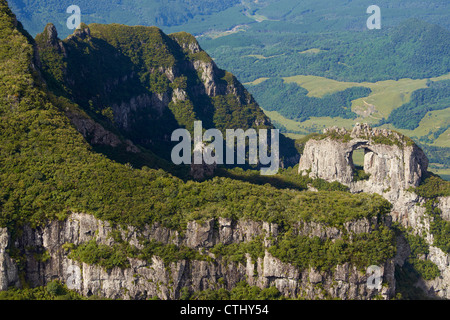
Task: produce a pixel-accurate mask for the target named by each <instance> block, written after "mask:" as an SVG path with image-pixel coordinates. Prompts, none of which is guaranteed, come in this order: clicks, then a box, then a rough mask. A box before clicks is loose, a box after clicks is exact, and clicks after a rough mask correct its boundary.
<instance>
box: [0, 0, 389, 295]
mask: <svg viewBox="0 0 450 320" xmlns="http://www.w3.org/2000/svg"><path fill="white" fill-rule="evenodd" d="M47 31H51V30H50V29H49V30H47ZM75 37H78V38H81V40H77V39H78V38H77V39H76V40H75V42H77V43H78V44H79V45H80V46H81V45H83V44H84V43H85V42H84V40H86V41H89V33H88V32H87V30H85V29H82V30H80V31H79V32H78V34H77V35H75ZM83 37H85V39H84V40H83ZM49 39H51V37H50V38H49ZM68 41H71V40H70V39H69V40H68ZM41 44H42V43H39V42H38V43H37V44H35V43H34V42H33V39H32V38H31V37H29V36H28V35H27V33H26V32H25V31H23V29H22V28H21V25H20V24H19V23H18V22H17V20H16V19H15V17H14V15H13V14H12V12H11V11H10V9H9V8H8V5H7V3H6V1H5V0H0V48H1V49H0V75H1V79H2V80H1V81H0V119H1V121H0V126H1V128H0V213H1V214H0V227H1V228H0V288H1V289H2V290H6V289H7V288H8V287H9V286H11V285H13V286H17V287H23V286H26V285H30V286H31V287H34V286H40V285H45V284H47V283H49V282H50V281H52V280H54V279H59V280H60V281H62V282H63V283H67V284H68V285H71V284H73V283H72V282H71V279H72V280H73V276H74V275H76V274H77V272H74V270H78V271H79V272H81V270H82V271H83V275H84V276H83V278H82V279H75V280H76V281H75V284H77V286H76V287H73V288H74V289H76V290H77V291H78V292H80V293H83V294H84V295H87V296H89V295H92V294H98V295H101V296H105V297H111V298H126V299H129V298H131V299H146V298H149V297H156V296H157V297H159V298H162V299H176V298H179V297H180V294H181V292H182V289H183V288H186V290H187V291H188V292H190V293H192V292H193V291H196V290H204V289H210V288H219V287H222V288H226V289H228V290H230V289H232V288H233V287H235V286H236V282H237V281H240V280H244V279H247V280H248V281H249V282H250V283H251V284H252V285H257V286H259V287H261V288H268V287H271V286H274V287H276V288H277V290H279V291H280V292H281V293H282V294H284V295H286V296H292V297H296V296H298V295H300V294H304V295H305V297H309V298H313V297H316V296H317V297H324V296H331V297H341V298H344V299H345V298H360V297H363V298H368V299H370V298H374V297H378V296H382V297H384V298H389V297H392V296H393V294H394V292H393V290H394V287H395V280H394V278H393V269H392V267H393V257H394V255H395V243H394V234H393V231H392V230H391V229H390V228H389V221H388V220H386V214H387V213H388V212H389V209H390V205H389V203H388V202H387V201H385V200H384V199H382V198H381V197H380V196H378V195H367V194H362V195H352V194H350V193H346V192H318V193H312V192H306V193H304V192H299V191H294V190H278V189H276V188H273V187H270V186H267V185H266V186H258V185H253V184H250V183H244V182H239V181H233V180H231V179H226V178H214V179H212V180H209V181H206V182H202V183H199V182H192V181H190V182H187V183H185V182H183V181H182V180H180V179H178V178H175V177H173V176H171V175H170V174H168V173H167V172H165V171H163V170H153V169H149V168H143V169H133V168H132V167H130V166H126V165H122V164H119V163H117V162H114V161H111V160H110V159H108V158H107V157H105V156H103V155H101V154H98V153H96V152H95V151H94V150H93V148H92V147H91V146H90V144H89V143H88V141H86V140H85V138H84V137H83V136H82V134H81V133H79V132H78V131H77V129H76V128H75V126H74V125H73V124H72V122H73V119H72V122H71V121H70V119H69V118H68V117H67V116H66V114H67V113H69V114H73V113H78V114H81V117H83V118H86V119H90V120H91V121H94V120H92V118H90V117H89V116H88V115H83V114H82V111H80V109H79V106H78V105H77V104H75V103H73V102H71V101H70V100H68V99H67V98H64V97H61V96H60V97H55V96H54V95H53V94H51V93H50V92H49V91H47V87H46V86H44V84H43V83H42V81H41V79H40V75H39V70H41V69H40V68H41V67H42V70H43V71H42V73H43V74H45V72H47V76H48V74H52V70H54V69H51V68H48V65H47V67H46V66H45V64H44V65H42V66H39V63H38V62H39V60H37V57H38V55H37V52H36V51H34V47H37V46H39V45H41ZM50 44H52V42H50ZM53 44H55V43H53ZM56 44H57V43H56ZM63 47H64V46H63ZM63 47H61V46H59V44H57V48H55V50H59V49H58V48H60V49H61V50H63V49H62V48H63ZM86 47H87V48H90V46H86ZM89 50H90V49H89ZM40 54H41V56H42V51H40ZM150 57H151V56H150ZM80 67H81V68H83V66H80ZM46 68H47V69H46ZM99 76H101V75H99ZM55 79H58V78H57V77H56V78H55ZM60 79H61V78H60ZM47 84H48V86H49V87H50V86H51V84H50V83H49V82H48V83H47ZM59 84H60V81H58V80H56V81H55V82H54V83H53V85H59ZM66 84H69V85H70V83H67V82H63V83H61V85H66ZM71 88H72V90H73V91H74V92H76V89H77V88H76V87H75V86H74V87H71ZM62 90H63V91H62V92H63V93H64V94H66V93H68V94H70V95H71V94H73V92H69V91H66V88H64V87H62ZM73 96H74V97H76V94H74V95H73ZM93 123H94V124H96V122H93ZM117 137H118V138H120V137H119V136H117ZM119 140H120V139H119ZM120 141H121V140H120ZM89 142H91V141H89ZM129 147H130V148H131V147H132V146H131V145H130V146H129ZM263 230H266V232H264V231H263ZM219 231H220V232H219ZM267 232H269V233H267ZM269 234H272V237H267V238H265V236H266V235H269ZM272 241H273V242H272ZM286 252H289V253H290V254H289V255H286ZM336 252H338V253H339V254H338V255H336V254H335V253H336ZM356 253H357V254H356ZM236 254H237V256H236ZM252 258H253V259H254V261H253V260H252ZM262 263H264V273H262V271H263V270H262V269H261V268H262ZM371 264H377V265H379V266H380V267H381V268H382V273H383V275H384V281H385V283H386V285H385V286H383V287H382V288H381V289H371V288H368V287H367V278H368V275H367V274H366V272H365V270H366V268H367V266H369V265H371ZM166 266H168V267H169V268H166ZM77 268H78V269H77ZM199 270H203V271H205V272H206V274H203V273H201V272H197V271H199ZM283 270H285V271H283ZM172 271H173V272H172ZM256 271H258V276H256ZM260 271H261V272H260ZM73 272H74V273H73ZM78 274H80V273H78ZM177 274H178V275H180V277H179V278H177V279H178V280H177V281H175V282H174V279H175V278H176V275H177ZM220 278H222V279H223V281H219V279H220ZM78 280H80V281H78ZM156 280H158V281H156ZM322 280H323V281H322ZM321 281H322V282H323V283H326V287H325V292H324V289H323V288H322V287H321V286H319V285H318V282H321Z"/></svg>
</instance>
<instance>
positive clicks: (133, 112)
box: [36, 24, 293, 159]
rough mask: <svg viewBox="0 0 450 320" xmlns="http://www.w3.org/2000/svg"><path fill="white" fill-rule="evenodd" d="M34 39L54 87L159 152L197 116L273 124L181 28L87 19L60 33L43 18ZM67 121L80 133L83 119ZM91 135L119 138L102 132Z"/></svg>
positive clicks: (214, 121) (208, 123)
mask: <svg viewBox="0 0 450 320" xmlns="http://www.w3.org/2000/svg"><path fill="white" fill-rule="evenodd" d="M36 42H37V52H38V54H39V61H40V64H41V69H42V70H43V72H42V73H43V78H44V80H45V81H46V82H47V84H48V86H49V88H50V89H51V90H52V91H53V92H55V93H56V94H58V95H64V96H66V97H68V98H69V99H70V100H72V101H73V102H74V103H76V104H77V105H78V106H79V107H80V108H81V109H82V110H83V111H85V116H87V115H88V116H89V117H91V118H93V119H94V120H95V122H97V123H99V122H100V123H102V124H107V126H108V127H109V129H108V131H112V133H114V134H116V135H121V136H123V137H124V138H126V139H127V140H130V141H131V142H132V143H133V144H135V145H140V146H142V147H144V148H147V149H150V150H152V151H153V152H155V153H157V154H159V155H160V156H161V157H163V158H166V159H170V151H171V146H172V144H173V143H172V142H171V139H170V137H171V134H172V132H173V131H174V130H175V129H178V128H180V127H185V128H187V129H189V130H191V129H192V128H193V123H194V121H196V120H201V121H203V126H204V127H205V128H217V129H219V130H225V129H232V128H236V129H237V128H241V129H244V130H246V129H248V128H273V126H272V124H271V123H270V120H269V119H268V118H267V116H266V115H265V114H264V113H263V111H262V110H261V109H260V108H259V106H258V105H257V103H256V102H255V101H254V99H253V97H252V96H251V95H250V94H249V93H248V92H247V90H246V89H245V88H244V87H243V86H242V84H240V83H239V82H238V81H237V79H236V78H235V77H234V76H233V75H231V74H230V73H228V72H226V71H224V70H221V69H220V68H218V67H217V65H216V64H215V62H214V61H213V60H212V59H211V58H210V57H209V56H208V55H207V53H206V52H205V51H203V50H202V49H201V47H200V45H199V44H198V42H197V40H196V39H195V38H194V37H193V36H192V35H189V34H187V33H184V32H180V33H175V34H171V35H166V34H164V33H163V32H162V31H161V30H159V29H158V28H155V27H128V26H123V25H108V26H104V25H98V24H93V25H90V26H89V27H88V26H87V25H83V26H82V27H81V28H79V29H77V30H75V32H74V33H73V34H72V35H71V36H69V37H68V38H66V39H64V40H60V39H58V37H57V32H56V29H55V27H54V26H53V25H51V24H49V25H47V27H46V28H45V30H44V32H43V33H41V34H39V35H38V36H37V37H36ZM231 114H232V116H231ZM79 118H80V116H78V117H77V118H76V119H79ZM72 119H73V117H72ZM84 122H86V121H84ZM73 123H74V125H75V126H76V128H78V130H79V131H80V132H81V133H83V135H84V136H85V137H86V136H87V135H86V130H85V126H83V123H82V122H80V121H74V122H73ZM91 127H92V126H91ZM103 127H105V126H104V125H103ZM94 129H95V128H94ZM91 131H92V130H91ZM99 135H102V132H101V130H96V134H95V136H99ZM89 141H90V142H91V143H92V144H93V145H96V144H103V145H108V146H111V147H116V146H117V143H114V142H112V143H110V142H111V141H108V139H90V140H89ZM292 149H293V148H292Z"/></svg>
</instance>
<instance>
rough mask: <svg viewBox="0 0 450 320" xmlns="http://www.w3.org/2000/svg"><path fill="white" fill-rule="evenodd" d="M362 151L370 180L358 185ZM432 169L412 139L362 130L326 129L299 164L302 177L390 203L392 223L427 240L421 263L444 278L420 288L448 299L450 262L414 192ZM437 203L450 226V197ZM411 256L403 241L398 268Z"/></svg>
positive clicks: (400, 240)
mask: <svg viewBox="0 0 450 320" xmlns="http://www.w3.org/2000/svg"><path fill="white" fill-rule="evenodd" d="M358 149H363V150H364V166H363V168H362V169H363V170H364V172H365V173H366V178H365V179H362V180H359V181H358V179H355V173H356V169H357V168H355V165H354V164H353V160H352V153H353V152H354V151H355V150H358ZM427 167H428V159H427V157H426V156H425V154H424V153H423V151H422V150H421V149H420V148H418V147H417V145H415V144H414V142H412V141H411V140H410V139H409V138H407V137H405V136H402V135H401V134H399V133H397V132H393V131H390V130H386V129H376V128H375V129H374V128H371V127H370V126H368V125H366V124H357V125H356V126H355V127H354V128H353V130H352V131H348V130H346V129H339V128H336V127H333V128H330V129H326V130H324V134H323V135H321V136H320V137H319V138H317V139H311V140H309V141H308V142H307V143H306V145H305V149H304V153H303V155H302V156H301V158H300V163H299V174H303V175H309V176H310V177H314V178H322V179H325V180H327V181H329V182H331V181H339V182H340V183H342V184H344V185H347V186H348V187H349V189H350V191H351V192H353V193H359V192H368V193H378V194H381V195H382V196H383V197H384V198H386V199H387V200H389V202H391V204H392V209H391V212H390V217H391V219H392V221H393V222H398V223H400V225H402V226H403V227H405V228H410V230H412V231H411V232H412V233H413V234H415V235H419V236H421V237H423V238H424V239H425V240H426V242H427V243H428V244H429V245H430V249H429V251H430V252H429V254H428V255H426V256H425V257H422V258H423V259H426V260H429V261H432V262H433V263H435V264H436V265H437V267H438V268H439V270H440V273H441V275H440V276H439V277H437V278H436V279H433V280H429V281H425V280H419V282H418V283H417V284H416V286H418V287H420V288H422V289H423V290H424V292H426V293H427V294H428V295H430V296H431V297H441V298H445V299H449V298H450V276H449V275H450V263H449V261H450V256H449V255H448V254H446V253H444V252H443V251H442V250H441V249H439V248H437V247H435V246H434V245H433V244H434V237H433V234H432V233H431V232H430V222H431V220H430V219H432V217H430V216H429V215H428V214H427V213H426V209H425V202H426V199H424V198H421V197H419V196H418V195H417V194H415V193H414V192H412V191H411V189H409V188H410V187H416V186H418V185H419V183H420V182H421V181H422V178H423V177H424V176H425V174H426V172H427ZM436 202H437V204H436V206H437V208H439V209H440V212H441V217H442V219H444V220H446V221H450V197H440V198H438V199H437V201H436ZM409 254H410V251H409V245H408V243H407V242H406V240H405V239H403V238H402V237H398V238H397V256H396V259H395V264H397V265H399V266H403V263H404V261H405V260H406V259H407V258H408V256H409Z"/></svg>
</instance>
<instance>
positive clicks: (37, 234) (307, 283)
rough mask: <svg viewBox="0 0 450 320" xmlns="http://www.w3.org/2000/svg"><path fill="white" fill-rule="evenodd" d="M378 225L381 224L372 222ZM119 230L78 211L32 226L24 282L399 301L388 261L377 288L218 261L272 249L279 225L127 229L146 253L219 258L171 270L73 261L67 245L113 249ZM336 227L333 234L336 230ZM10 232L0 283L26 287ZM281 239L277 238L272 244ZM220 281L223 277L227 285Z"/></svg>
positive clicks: (280, 267)
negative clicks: (228, 250)
mask: <svg viewBox="0 0 450 320" xmlns="http://www.w3.org/2000/svg"><path fill="white" fill-rule="evenodd" d="M372 222H375V223H377V222H376V221H372ZM372 222H370V221H355V222H354V223H350V224H348V225H347V228H348V231H351V230H354V231H358V232H366V231H368V230H369V229H370V228H371V226H373V224H372ZM112 230H114V229H113V228H112V227H111V225H110V224H109V223H107V222H103V221H100V220H97V219H96V218H94V217H93V216H91V215H86V214H79V213H73V214H71V215H70V216H69V217H68V218H67V219H66V220H64V221H52V222H49V223H48V224H47V225H46V226H44V227H40V228H36V229H33V228H31V227H29V226H26V227H25V228H24V229H23V232H22V233H21V236H20V237H17V239H15V243H14V246H15V247H17V248H18V249H20V251H21V252H22V253H24V257H25V265H24V267H23V270H24V278H25V280H26V281H27V282H28V283H29V284H30V285H32V286H39V285H45V284H46V283H48V282H49V281H52V280H54V279H60V280H61V281H63V282H65V283H67V285H68V286H69V287H70V288H72V289H75V290H77V291H79V292H80V293H82V294H83V295H86V296H89V295H92V294H96V295H99V296H103V297H107V298H112V299H117V298H121V299H146V298H150V297H155V296H157V297H159V298H160V299H178V298H179V297H180V294H181V290H182V289H183V288H188V289H189V290H191V291H192V292H194V291H199V290H205V289H208V288H212V289H215V288H219V287H223V288H226V289H228V290H231V289H232V288H233V287H234V286H235V285H236V284H237V283H238V282H240V281H244V280H246V281H247V282H248V283H249V284H250V285H256V286H259V287H261V288H265V287H269V286H275V287H276V288H277V289H278V290H279V291H280V292H282V293H283V294H284V295H286V296H290V297H297V296H299V295H300V296H303V297H304V298H308V299H313V298H330V297H334V298H341V299H371V298H374V297H375V296H381V297H384V298H391V297H392V296H393V293H394V289H395V279H394V260H393V259H390V260H388V261H386V263H385V264H383V265H382V266H380V267H381V275H382V277H383V279H384V282H385V283H386V284H388V285H387V286H383V287H382V288H378V289H372V288H370V287H368V286H367V281H368V275H367V274H365V272H361V271H360V270H357V269H356V268H355V267H354V266H352V265H350V264H348V263H345V264H342V265H337V266H336V267H335V268H334V269H332V270H327V271H320V270H314V269H311V268H310V269H306V270H299V269H298V268H296V267H294V266H292V265H290V264H287V263H283V262H281V261H280V260H279V259H277V258H275V257H273V256H272V255H271V254H270V253H269V252H268V251H267V250H266V252H265V254H264V257H260V258H258V259H256V260H253V259H252V258H251V257H250V256H249V255H247V258H246V261H245V263H233V262H229V261H227V260H226V259H225V258H221V257H214V255H212V254H211V253H208V252H209V251H208V249H210V248H212V247H213V246H215V245H217V244H219V243H222V244H232V243H240V242H246V241H250V240H252V239H255V237H265V238H266V241H265V244H266V247H268V246H270V245H271V241H269V240H268V238H267V236H269V235H270V236H272V237H275V238H276V237H277V235H278V232H279V230H278V226H277V225H276V224H270V223H265V222H255V221H249V220H245V221H244V220H240V221H233V220H231V219H228V218H219V219H217V220H215V219H210V220H208V221H206V222H204V223H198V222H195V221H191V222H189V223H188V225H187V228H186V230H185V232H184V234H183V235H181V234H179V233H178V232H177V231H173V230H170V229H167V228H165V227H163V226H161V225H160V224H158V223H157V224H154V225H152V226H146V227H144V228H141V229H138V228H134V227H129V228H128V229H127V230H123V229H116V230H122V231H121V233H122V238H123V239H124V240H125V241H127V242H128V243H129V244H130V245H134V246H136V247H137V248H139V247H140V246H141V244H142V241H143V240H151V239H154V240H157V241H159V242H162V243H164V244H176V245H184V246H187V247H189V248H192V249H196V250H199V252H200V251H204V252H206V254H208V255H210V256H211V255H212V257H213V258H214V259H213V260H205V261H203V260H180V261H177V262H172V263H170V264H168V265H166V264H165V263H164V261H163V260H162V259H161V258H160V257H158V256H153V257H152V259H151V261H143V260H139V259H135V258H129V267H127V268H124V269H121V268H118V267H115V268H113V269H111V270H105V269H104V268H102V267H100V266H96V265H88V264H86V263H81V262H78V261H74V260H71V259H69V258H68V252H67V251H66V250H65V249H64V244H67V243H73V244H74V245H79V244H82V243H85V242H87V241H90V240H95V241H96V242H97V243H99V244H100V243H101V244H106V245H113V244H114V240H113V239H112V237H110V233H111V231H112ZM301 230H302V231H301V232H302V233H304V234H309V235H310V236H314V235H320V236H324V234H323V232H324V230H325V232H326V233H327V234H326V236H328V237H335V236H338V235H337V234H336V232H335V231H333V230H332V231H326V230H327V228H324V227H320V226H318V225H317V224H316V225H314V226H312V227H311V228H310V229H307V227H305V226H304V225H303V226H302V227H301ZM330 230H331V229H330ZM10 241H11V239H10V237H9V235H8V232H7V230H6V229H1V230H0V246H1V247H0V248H1V249H2V250H1V251H0V267H1V268H0V281H1V282H0V284H1V285H2V288H3V289H5V288H6V287H7V285H19V278H20V277H19V273H18V271H17V270H18V269H17V266H16V264H15V262H14V261H13V260H12V259H11V258H10V257H9V256H8V255H7V254H6V251H5V250H4V249H5V248H6V247H8V246H11V245H12V244H11V243H9V242H10ZM272 241H273V240H272ZM37 252H40V253H42V252H47V256H48V259H38V258H36V257H37V255H36V253H37ZM219 279H221V280H220V281H219Z"/></svg>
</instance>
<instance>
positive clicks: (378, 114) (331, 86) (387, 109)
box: [283, 74, 450, 123]
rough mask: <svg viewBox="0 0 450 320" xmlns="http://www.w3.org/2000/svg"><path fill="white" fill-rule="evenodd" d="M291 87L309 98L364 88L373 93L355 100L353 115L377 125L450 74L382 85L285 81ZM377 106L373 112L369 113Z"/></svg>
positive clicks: (304, 79) (314, 78)
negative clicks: (428, 85)
mask: <svg viewBox="0 0 450 320" xmlns="http://www.w3.org/2000/svg"><path fill="white" fill-rule="evenodd" d="M283 79H284V81H285V82H287V83H296V84H298V85H299V86H301V87H303V88H305V89H306V90H308V96H311V97H318V98H321V97H323V96H324V95H326V94H331V93H335V92H339V91H343V90H345V89H348V88H352V87H357V86H364V87H367V88H370V89H371V90H372V93H371V94H370V95H369V96H368V97H365V98H360V99H357V100H354V101H353V103H352V111H353V112H355V113H356V114H358V115H361V116H362V117H363V118H364V121H365V122H368V123H377V122H378V121H379V120H380V119H381V118H383V117H384V118H387V117H388V116H389V114H390V113H391V112H392V110H394V109H396V108H398V107H400V106H401V105H403V104H404V103H406V102H408V101H409V99H410V97H411V93H412V92H413V91H415V90H418V89H421V88H426V83H427V80H432V81H439V80H446V79H450V74H446V75H443V76H440V77H435V78H430V79H417V80H413V79H400V80H397V81H396V80H386V81H378V82H361V83H358V82H344V81H336V80H332V79H327V78H324V77H318V76H304V75H297V76H293V77H285V78H283ZM370 106H373V110H372V111H371V110H369V109H370V108H369V107H370Z"/></svg>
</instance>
